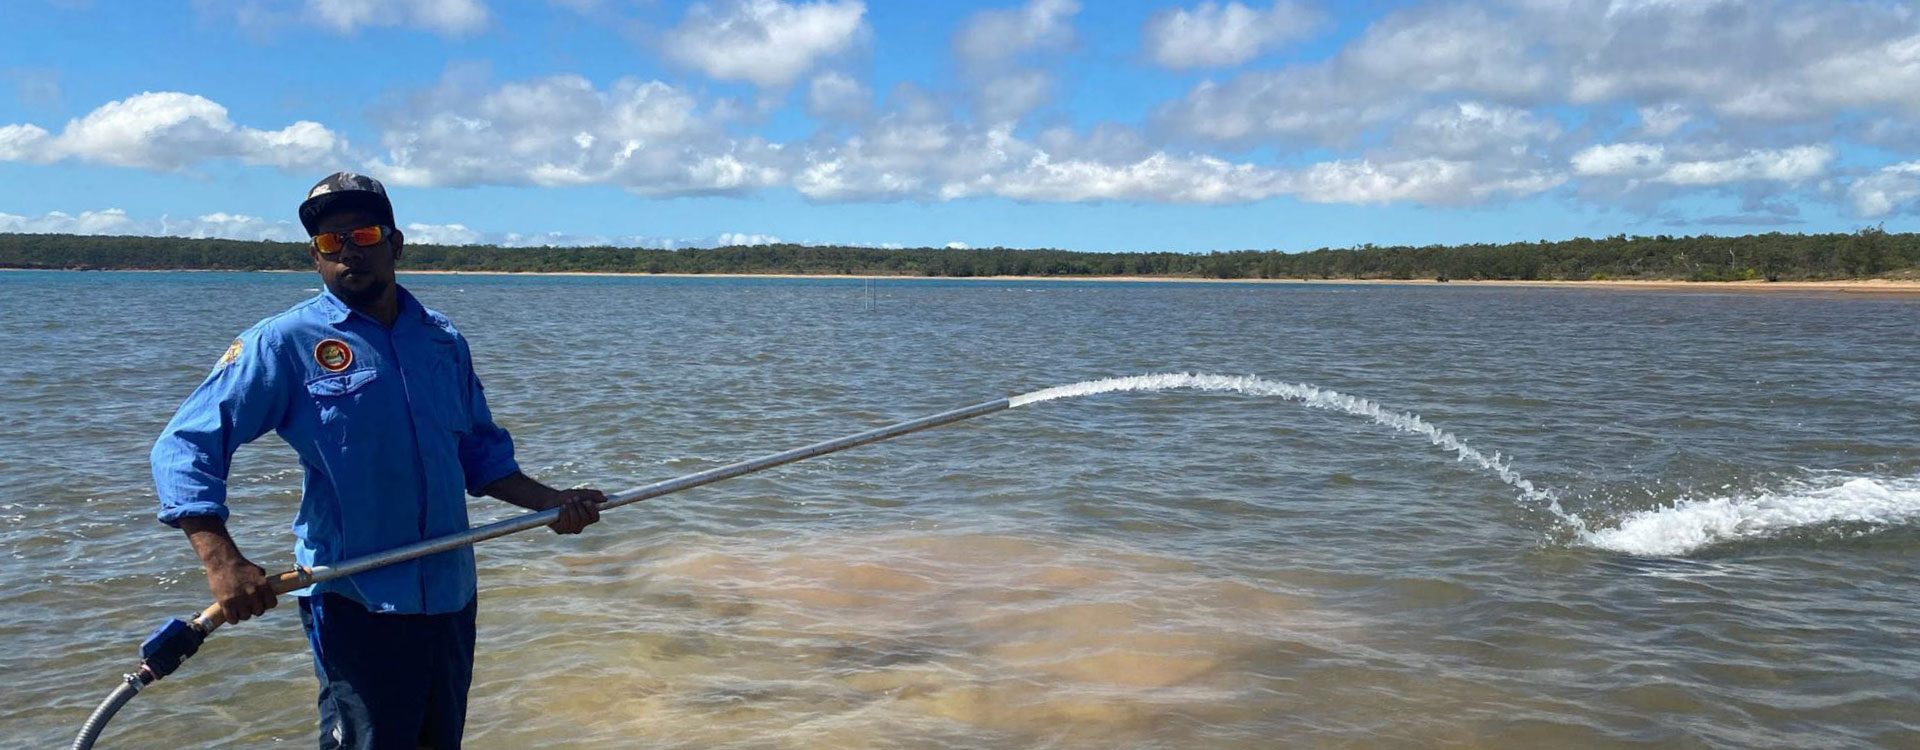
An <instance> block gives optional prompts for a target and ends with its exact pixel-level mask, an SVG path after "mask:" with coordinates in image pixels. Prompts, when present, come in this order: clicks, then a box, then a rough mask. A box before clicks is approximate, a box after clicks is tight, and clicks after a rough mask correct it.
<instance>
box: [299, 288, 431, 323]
mask: <svg viewBox="0 0 1920 750" xmlns="http://www.w3.org/2000/svg"><path fill="white" fill-rule="evenodd" d="M393 286H394V291H395V292H396V293H397V294H396V295H395V296H396V297H397V298H398V300H397V301H398V303H399V305H400V312H399V314H398V315H395V316H394V319H393V322H395V323H399V322H400V321H401V320H403V319H406V318H409V317H416V318H420V319H421V320H425V319H426V317H427V308H426V307H425V306H423V305H421V304H420V300H417V299H414V297H413V292H409V291H407V288H406V287H404V286H400V284H399V282H395V283H394V285H393ZM320 299H322V300H325V301H326V304H327V322H328V323H330V324H333V325H339V324H341V323H343V322H346V320H347V318H349V317H352V316H353V308H351V307H348V306H347V303H346V302H343V301H341V299H340V298H339V297H335V296H333V290H332V289H328V288H327V287H326V286H325V285H322V286H321V287H320ZM361 317H366V316H365V315H362V316H361ZM367 319H368V320H372V318H367Z"/></svg>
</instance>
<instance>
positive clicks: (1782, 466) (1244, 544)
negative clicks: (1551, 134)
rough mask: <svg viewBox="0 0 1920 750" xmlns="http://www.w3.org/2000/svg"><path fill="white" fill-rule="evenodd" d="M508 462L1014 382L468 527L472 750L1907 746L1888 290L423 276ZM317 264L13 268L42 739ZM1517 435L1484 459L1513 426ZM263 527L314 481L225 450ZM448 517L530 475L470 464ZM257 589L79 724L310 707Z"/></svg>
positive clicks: (70, 712)
mask: <svg viewBox="0 0 1920 750" xmlns="http://www.w3.org/2000/svg"><path fill="white" fill-rule="evenodd" d="M403 281H404V283H407V284H408V285H409V288H412V289H414V290H415V291H416V292H417V293H418V294H419V295H420V297H421V298H422V299H423V300H424V301H425V302H426V303H427V304H428V305H430V306H432V307H435V308H437V309H440V310H442V311H444V312H446V313H447V314H449V315H450V316H452V317H453V319H454V320H455V321H456V323H458V324H459V325H460V326H461V329H462V330H463V331H464V332H465V333H466V334H467V336H468V337H469V339H471V340H472V342H473V345H474V350H475V352H476V360H477V362H476V366H477V368H478V369H479V371H480V374H481V376H482V378H483V379H484V380H485V381H486V384H487V390H488V394H489V396H490V399H491V401H492V404H493V407H494V410H495V413H496V415H497V416H498V418H499V419H500V421H501V422H502V423H503V424H504V425H506V426H507V427H508V428H509V429H511V430H513V432H514V434H515V436H516V439H517V442H518V444H519V445H520V458H521V461H522V463H523V465H524V466H525V467H526V468H527V469H528V471H529V472H530V473H533V474H535V475H536V476H540V477H542V478H544V479H547V480H549V481H551V482H554V483H560V484H573V483H591V484H595V485H597V486H602V487H606V488H610V489H617V488H624V487H629V486H634V485H638V484H642V483H645V482H649V481H654V480H658V479H663V478H667V477H671V476H677V475H680V474H684V473H687V472H692V471H697V470H700V469H704V468H709V467H712V466H716V465H719V464H722V463H726V462H730V461H734V460H738V459H742V458H749V457H754V456H758V455H762V454H765V453H771V452H774V451H777V450H782V449H786V448H791V447H795V446H798V445H801V444H804V443H807V442H811V441H814V440H819V439H825V438H831V437H837V436H840V435H843V434H847V433H851V432H855V431H859V430H862V429H867V428H870V427H875V426H879V425H882V424H888V423H891V422H894V421H898V420H902V419H907V418H912V417H916V416H921V415H924V414H928V413H932V412H936V411H941V410H944V409H947V408H952V407H958V406H964V405H968V404H972V403H976V402H979V401H983V400H987V399H990V398H995V397H1000V396H1010V395H1014V394H1020V393H1026V392H1030V391H1035V390H1038V389H1043V388H1048V387H1052V386H1058V385H1063V384H1068V383H1074V382H1078V381H1084V380H1091V379H1098V378H1105V377H1110V376H1122V375H1133V374H1139V373H1153V372H1197V373H1220V374H1225V375H1257V376H1259V377H1260V378H1263V379H1264V380H1265V381H1267V382H1271V383H1286V384H1291V383H1305V384H1312V385H1314V386H1318V387H1320V388H1325V389H1333V390H1335V391H1338V392H1339V393H1341V394H1348V395H1351V396H1353V397H1355V398H1363V399H1368V400H1369V403H1372V404H1375V405H1377V406H1378V407H1379V408H1380V409H1381V410H1383V411H1384V412H1386V413H1390V414H1398V415H1405V416H1412V415H1418V416H1419V417H1420V418H1421V419H1422V423H1424V424H1428V425H1431V426H1433V427H1434V428H1435V429H1437V430H1444V431H1445V432H1446V433H1448V434H1450V435H1453V436H1455V437H1456V439H1457V440H1458V441H1461V442H1462V443H1464V444H1465V445H1468V446H1471V447H1472V448H1474V449H1475V450H1476V451H1479V452H1482V453H1484V455H1486V456H1493V455H1495V454H1496V453H1497V454H1499V456H1500V458H1499V461H1500V462H1501V465H1504V466H1508V467H1509V470H1510V471H1511V472H1513V473H1514V474H1515V475H1516V476H1519V477H1522V478H1524V479H1525V480H1527V481H1529V482H1532V483H1533V484H1534V485H1537V486H1538V487H1539V488H1540V490H1541V491H1542V492H1546V493H1550V494H1551V496H1552V499H1553V500H1554V501H1557V502H1558V503H1560V504H1561V505H1562V507H1563V509H1564V511H1565V513H1567V514H1568V515H1569V516H1571V517H1574V518H1577V519H1578V521H1579V525H1584V527H1585V531H1584V532H1583V531H1581V530H1579V529H1578V528H1576V525H1575V524H1570V523H1568V522H1567V519H1566V518H1563V517H1559V516H1556V515H1555V514H1554V513H1552V512H1551V511H1550V510H1549V509H1548V506H1547V504H1546V503H1545V502H1543V501H1542V499H1541V497H1538V496H1535V495H1531V494H1528V493H1524V492H1522V491H1521V490H1519V489H1517V488H1516V487H1515V486H1514V485H1510V484H1508V483H1506V482H1503V481H1502V479H1501V477H1499V476H1497V475H1496V473H1495V472H1493V471H1490V470H1488V469H1486V468H1484V467H1483V466H1482V465H1480V464H1478V463H1476V462H1474V461H1461V460H1458V459H1459V458H1460V455H1461V454H1459V453H1458V452H1457V451H1455V450H1452V449H1449V448H1448V447H1446V446H1443V445H1442V446H1437V445H1435V441H1434V440H1433V439H1432V437H1431V435H1427V434H1416V433H1410V432H1408V431H1406V430H1403V429H1398V428H1396V427H1394V426H1393V425H1392V424H1386V423H1382V422H1381V421H1379V420H1376V419H1372V418H1369V417H1367V416H1364V415H1363V416H1355V415H1354V414H1350V413H1347V412H1343V411H1341V410H1339V409H1332V410H1329V409H1324V408H1319V409H1316V408H1302V405H1301V404H1300V403H1296V402H1295V401H1290V400H1288V399H1287V398H1284V397H1276V396H1261V395H1250V394H1249V393H1243V392H1234V391H1218V392H1214V391H1193V390H1169V391H1160V392H1129V393H1107V394H1099V395H1091V396H1084V397H1079V398H1071V399H1063V400H1057V401H1047V402H1042V403H1034V404H1030V405H1026V406H1022V407H1019V408H1016V409H1013V410H1011V411H1008V412H1004V413H1000V414H994V415H990V416H987V417H983V418H980V419H977V420H973V421H969V422H965V423H961V424H957V425H952V426H948V427H942V428H939V429H937V430H933V431H930V432H926V433H922V434H916V435H911V436H907V437H903V438H899V439H896V440H893V441H889V442H886V443H882V444H879V445H873V446H867V447H864V448H859V449H855V450H852V451H848V452H845V453H840V454H835V455H832V456H827V457H823V458H818V459H813V460H810V461H806V462H802V463H799V464H794V465H792V466H788V467H783V468H779V469H775V470H772V471H768V472H764V473H761V474H756V475H752V476H748V477H742V478H739V479H734V480H729V481H727V482H724V483H721V484H718V485H714V486H711V487H707V488H700V489H695V490H691V491H688V492H685V493H681V494H677V495H671V496H668V497H664V498H660V499H657V500H652V501H648V502H647V503H644V504H641V505H639V506H634V507H631V508H627V509H622V510H619V511H615V512H612V513H610V514H608V516H607V518H606V520H605V521H604V522H603V523H602V524H601V525H600V526H598V527H595V528H594V529H593V530H592V531H590V532H589V533H588V534H586V535H583V536H582V537H579V538H570V539H561V538H557V537H554V536H552V535H550V534H545V533H534V534H528V535H525V536H524V538H509V539H504V540H499V541H496V542H491V543H488V544H487V545H485V546H483V547H482V548H481V550H480V564H481V567H482V572H481V586H482V591H481V614H480V642H481V647H480V649H481V654H480V656H479V663H478V665H477V674H476V682H475V685H474V689H473V693H472V705H471V708H470V715H469V722H468V739H469V744H470V745H471V746H473V747H483V748H486V747H499V748H506V747H522V746H530V745H540V746H553V747H582V748H585V747H607V746H648V747H686V748H707V747H728V748H799V747H822V748H826V747H833V748H840V747H953V748H1000V747H1058V748H1082V747H1085V748H1096V747H1097V748H1107V747H1165V748H1241V747H1246V748H1252V747H1272V746H1276V745H1287V746H1301V747H1474V748H1507V747H1513V748H1522V747H1525V748H1531V747H1542V746H1587V747H1609V746H1660V747H1724V748H1746V747H1796V748H1799V747H1875V746H1878V747H1920V719H1915V718H1914V717H1915V716H1920V711H1916V709H1920V688H1916V684H1915V682H1914V680H1913V675H1915V674H1917V673H1920V648H1916V647H1915V646H1914V645H1913V644H1915V643H1920V557H1917V556H1916V554H1915V553H1916V551H1920V449H1917V448H1916V446H1920V441H1917V440H1916V436H1920V391H1916V388H1915V385H1916V383H1917V382H1920V379H1917V378H1916V376H1915V374H1914V373H1915V372H1916V365H1920V340H1917V339H1916V337H1915V335H1914V334H1915V327H1914V320H1915V314H1916V313H1920V303H1916V302H1914V301H1910V300H1886V299H1866V298H1852V297H1842V296H1815V295H1806V296H1787V295H1780V296H1774V295H1718V294H1661V293H1639V292H1626V291H1587V290H1578V289H1490V288H1446V287H1431V286H1429V287H1417V288H1416V287H1378V286H1364V287H1361V286H1353V287H1349V286H1331V285H1313V286H1304V285H1302V286H1293V285H1180V284H1137V283H1125V284H1100V283H1072V284H1068V283H1028V282H943V281H916V280H902V281H885V282H875V283H873V284H872V285H871V289H869V285H868V284H867V283H866V282H863V281H858V280H807V281H787V280H763V279H628V278H522V277H487V276H434V277H415V278H409V279H403ZM314 286H315V283H314V280H313V279H312V278H311V277H308V276H305V275H300V274H212V273H157V274H136V273H125V274H121V273H84V274H83V273H7V274H0V323H3V324H4V325H0V350H4V351H6V352H8V354H9V357H8V359H9V365H8V366H7V367H6V368H4V369H3V370H0V417H4V423H5V424H6V425H8V428H9V431H10V432H9V435H8V437H6V438H5V439H4V440H3V441H0V477H4V479H0V522H3V523H4V525H3V526H0V549H4V550H5V552H6V558H5V559H4V560H0V642H4V643H5V644H6V645H7V648H5V649H0V673H4V674H6V675H9V678H8V679H7V680H5V681H4V683H0V736H4V737H6V738H8V744H12V743H13V742H16V741H18V742H20V743H22V744H32V745H43V744H54V743H65V742H67V741H68V740H70V739H71V737H72V733H73V731H74V730H75V729H76V728H77V727H78V725H79V723H80V721H81V720H82V719H83V718H84V717H85V715H86V713H87V711H88V710H90V709H91V708H92V705H93V704H94V703H95V702H97V701H98V700H99V698H100V697H102V696H103V695H104V694H105V693H106V692H107V691H108V690H110V689H111V688H112V687H113V685H114V684H115V680H116V678H117V675H119V674H120V673H121V672H124V671H127V670H128V669H130V668H131V667H133V666H134V664H135V662H136V658H135V649H136V647H137V644H138V642H139V640H140V639H141V638H142V637H144V636H145V634H146V632H147V631H149V630H150V629H151V628H152V627H153V626H155V625H157V624H158V623H159V622H160V621H161V620H162V619H164V618H166V617H169V616H181V615H184V614H187V613H189V612H192V611H195V610H197V609H199V608H200V607H201V606H203V605H204V603H205V602H204V600H205V599H206V598H207V593H206V587H205V583H204V580H203V579H202V578H201V576H200V574H199V570H198V566H197V563H196V562H195V561H194V559H193V557H192V554H191V551H190V550H189V549H188V548H187V546H186V544H185V542H184V540H183V539H181V538H180V536H179V534H178V532H174V531H171V530H168V529H165V528H164V527H161V526H159V525H158V524H157V523H155V522H154V521H153V520H152V511H153V504H154V500H153V497H152V490H151V487H150V486H149V479H148V476H147V467H146V463H145V459H146V451H147V448H148V447H149V446H150V444H151V441H152V439H153V437H154V436H155V435H156V434H157V433H158V431H159V429H160V427H161V425H162V424H164V422H165V421H166V419H167V417H168V416H169V415H170V413H171V411H172V409H173V408H174V407H175V406H177V405H178V403H179V401H180V400H181V399H182V398H184V396H185V395H186V393H187V392H188V391H189V390H190V389H191V388H192V387H193V385H194V384H195V383H196V382H198V380H199V379H200V377H202V376H203V375H204V373H205V372H206V369H207V368H208V367H209V366H210V365H211V364H212V363H213V361H214V360H215V359H217V358H218V357H219V355H220V353H221V351H222V350H224V349H225V347H226V344H227V342H228V341H229V340H230V339H231V338H232V336H233V334H234V333H235V332H237V331H238V330H240V329H242V328H245V327H246V326H247V325H249V324H251V323H252V322H253V321H255V320H257V319H259V318H260V317H262V316H264V315H267V314H271V313H273V312H276V311H278V310H280V309H284V308H285V307H286V306H288V305H290V304H292V303H294V302H296V301H298V300H300V299H302V298H304V297H306V296H308V295H310V294H312V293H313V292H312V289H313V287H314ZM1509 462H1510V463H1509ZM234 475H235V477H236V478H237V479H236V481H235V497H234V498H233V501H232V505H233V507H234V509H235V513H234V517H235V521H234V527H235V533H236V536H237V537H238V539H239V540H240V543H241V545H242V548H243V549H244V550H246V551H247V552H248V553H249V554H251V555H252V556H253V557H254V558H255V559H256V560H258V561H260V562H262V563H263V564H265V565H267V566H268V567H270V568H281V567H285V566H286V565H287V564H288V563H289V562H290V559H291V553H290V543H289V541H288V535H287V530H286V527H287V522H288V520H289V519H290V517H291V513H292V509H293V507H294V505H295V503H296V499H297V498H296V494H295V493H296V492H297V486H298V481H299V477H298V474H297V469H296V468H295V466H294V464H293V459H292V456H291V452H290V451H289V450H288V449H286V448H285V447H284V446H282V445H279V444H278V443H277V441H276V440H275V439H274V438H271V437H269V438H267V439H266V440H263V441H262V442H260V443H257V444H255V445H254V446H249V447H248V448H247V449H245V450H243V451H242V454H241V459H240V461H239V462H238V464H237V465H236V469H235V472H234ZM472 507H473V510H474V515H475V520H476V521H479V520H485V519H490V518H494V517H499V516H501V515H504V511H506V510H510V509H509V508H506V507H505V506H502V505H499V504H497V503H493V502H492V501H485V500H475V501H474V502H473V505H472ZM297 619H298V618H296V617H294V616H292V613H291V611H290V610H287V609H285V608H283V609H281V610H276V611H275V612H273V613H271V614H270V615H269V616H268V617H266V618H264V619H262V620H257V621H254V622H249V623H246V624H243V625H241V626H238V627H233V628H228V629H223V630H222V631H221V632H220V633H219V634H218V635H217V636H216V637H215V638H214V639H213V640H211V641H209V643H208V645H207V646H206V648H205V649H204V650H203V651H202V653H201V654H200V655H199V656H196V657H195V658H194V659H193V660H192V661H191V662H189V663H188V665H187V666H186V667H185V668H184V669H183V670H182V671H181V672H180V673H179V674H177V675H175V676H174V677H172V678H169V679H167V680H166V681H164V682H162V683H160V684H158V685H157V686H155V687H153V688H151V689H150V690H148V691H147V692H146V693H144V694H143V695H142V696H141V697H140V698H139V699H138V700H136V701H135V702H134V703H133V704H132V705H131V706H130V707H129V708H128V709H127V710H126V711H125V712H124V713H123V714H122V716H121V717H120V718H119V719H118V720H116V722H115V724H114V726H113V728H112V729H110V730H109V732H108V735H107V738H106V740H105V741H103V742H102V745H101V746H102V747H160V746H174V747H199V746H208V745H218V744H222V743H227V744H231V745H234V746H256V745H264V744H268V743H272V742H277V741H284V742H291V743H296V744H297V745H302V746H304V745H306V744H308V743H310V742H312V735H313V732H314V721H315V719H314V716H315V713H314V709H313V706H312V701H313V697H314V686H313V679H312V676H311V671H310V669H311V667H310V662H309V660H308V657H307V655H306V651H305V646H304V643H303V641H302V639H301V637H300V635H299V630H298V624H297Z"/></svg>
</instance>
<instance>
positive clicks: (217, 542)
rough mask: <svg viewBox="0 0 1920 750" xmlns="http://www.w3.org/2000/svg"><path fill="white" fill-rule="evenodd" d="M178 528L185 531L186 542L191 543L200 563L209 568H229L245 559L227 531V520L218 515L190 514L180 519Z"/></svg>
mask: <svg viewBox="0 0 1920 750" xmlns="http://www.w3.org/2000/svg"><path fill="white" fill-rule="evenodd" d="M180 530H181V531H184V532H187V542H188V543H189V544H192V545H193V552H194V554H196V555H199V556H200V564H201V565H202V566H203V567H206V568H207V569H209V570H212V569H214V568H230V567H233V566H234V565H235V564H237V563H240V562H242V561H244V560H246V559H247V558H246V556H245V555H242V554H240V547H239V545H236V544H234V543H233V536H232V535H230V534H228V533H227V522H226V521H222V520H220V517H219V516H192V517H189V518H182V519H180Z"/></svg>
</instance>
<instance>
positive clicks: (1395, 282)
mask: <svg viewBox="0 0 1920 750" xmlns="http://www.w3.org/2000/svg"><path fill="white" fill-rule="evenodd" d="M45 270H61V269H36V268H0V273H4V272H7V271H45ZM103 270H111V271H121V272H126V271H131V272H136V273H172V272H234V271H232V269H220V268H199V269H195V268H152V269H148V268H117V269H103ZM399 272H400V274H401V275H403V276H636V277H655V278H688V279H697V278H734V279H874V280H882V281H884V280H890V279H897V280H933V279H939V280H943V281H1032V282H1062V283H1075V282H1094V281H1098V282H1133V283H1148V282H1153V283H1180V284H1332V285H1354V284H1366V285H1387V286H1448V287H1476V286H1481V287H1486V286H1500V287H1511V286H1517V287H1540V288H1559V289H1615V290H1627V291H1658V292H1713V293H1728V292H1740V293H1746V292H1751V293H1756V294H1768V293H1780V292H1798V293H1803V294H1804V293H1809V292H1813V293H1830V294H1871V295H1877V296H1879V295H1884V296H1891V297H1902V298H1905V297H1915V298H1920V279H1841V280H1834V281H1775V282H1767V281H1681V280H1677V279H1609V280H1605V281H1525V280H1512V279H1489V280H1456V281H1435V280H1433V279H1200V278H1193V277H1190V276H900V275H893V276H884V275H873V274H803V273H617V272H611V271H425V270H408V269H405V268H402V269H400V271H399ZM245 273H311V272H310V271H289V270H280V269H274V270H262V271H247V272H245Z"/></svg>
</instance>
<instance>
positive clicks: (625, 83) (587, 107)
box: [367, 76, 785, 196]
mask: <svg viewBox="0 0 1920 750" xmlns="http://www.w3.org/2000/svg"><path fill="white" fill-rule="evenodd" d="M719 109H721V107H719V106H713V107H708V108H706V109H702V108H701V107H700V105H699V103H698V102H697V101H696V100H695V99H694V97H693V96H692V95H690V94H688V93H686V92H684V91H682V90H680V89H677V88H674V87H673V86H669V85H667V84H664V83H661V82H659V81H639V80H634V79H625V80H621V81H619V82H616V83H615V84H614V85H613V86H612V87H611V88H610V89H608V90H607V91H600V90H598V89H596V88H595V87H594V86H593V84H592V83H591V82H589V81H587V80H586V79H585V78H581V77H579V76H553V77H549V78H540V79H534V80H532V81H526V82H516V83H509V84H507V85H504V86H502V87H500V88H499V89H498V90H495V91H492V92H489V93H485V94H482V95H479V96H477V97H472V96H466V95H465V94H464V93H463V92H459V91H441V92H434V93H432V94H430V95H428V96H425V97H423V98H421V99H420V100H419V101H418V102H416V103H415V105H414V106H412V107H410V108H408V109H406V110H403V111H397V112H393V113H389V116H388V117H389V121H388V122H387V127H386V130H385V132H384V134H383V135H382V137H381V142H382V144H383V145H385V147H386V149H387V154H386V156H385V157H383V158H380V159H376V160H374V161H373V162H372V163H371V164H370V165H369V166H368V169H367V171H369V172H372V173H374V174H376V175H379V176H381V177H382V178H383V179H385V180H387V181H388V182H389V183H390V184H393V185H402V186H406V185H411V186H460V185H480V184H494V185H538V186H546V187H556V186H567V185H591V184H610V185H617V186H621V187H625V188H627V189H629V190H632V191H634V192H636V193H639V194H642V195H648V196H670V195H699V194H717V193H729V192H741V191H746V190H752V189H755V188H760V187H766V186H769V185H774V184H777V183H779V182H780V181H781V179H782V176H783V169H782V166H781V165H782V164H783V163H784V161H785V159H784V156H783V154H782V153H781V148H780V147H779V146H778V145H776V144H769V143H767V142H766V141H765V140H763V139H759V138H744V139H737V138H733V137H730V136H728V135H727V134H726V133H725V132H724V130H723V128H722V126H723V125H724V123H725V122H726V119H725V117H723V116H722V115H721V114H718V113H717V110H719Z"/></svg>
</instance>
